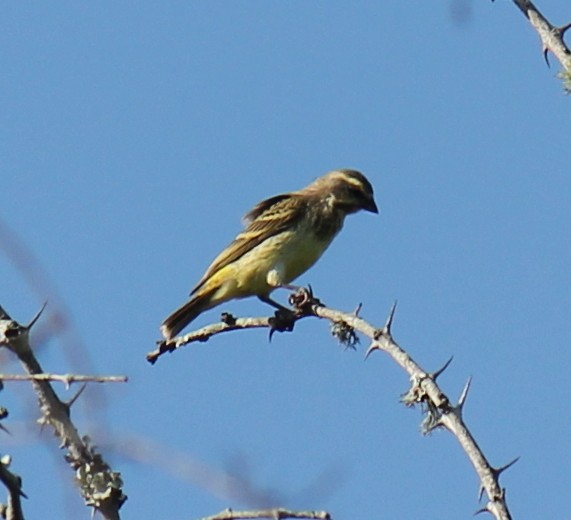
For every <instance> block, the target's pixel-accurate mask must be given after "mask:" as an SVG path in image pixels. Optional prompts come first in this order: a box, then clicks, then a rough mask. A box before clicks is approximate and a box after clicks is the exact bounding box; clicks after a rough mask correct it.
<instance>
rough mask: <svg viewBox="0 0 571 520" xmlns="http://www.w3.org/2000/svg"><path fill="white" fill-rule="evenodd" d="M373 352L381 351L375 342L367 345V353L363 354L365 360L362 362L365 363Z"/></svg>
mask: <svg viewBox="0 0 571 520" xmlns="http://www.w3.org/2000/svg"><path fill="white" fill-rule="evenodd" d="M373 350H381V347H379V345H378V344H377V342H376V341H373V342H371V344H370V345H369V348H368V349H367V352H365V358H364V359H363V361H367V359H368V358H369V356H370V355H371V352H373Z"/></svg>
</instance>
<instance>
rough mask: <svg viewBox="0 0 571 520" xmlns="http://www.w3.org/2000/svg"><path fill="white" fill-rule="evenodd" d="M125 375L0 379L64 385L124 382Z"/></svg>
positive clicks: (2, 376) (12, 376)
mask: <svg viewBox="0 0 571 520" xmlns="http://www.w3.org/2000/svg"><path fill="white" fill-rule="evenodd" d="M128 380H129V378H128V377H127V376H86V375H80V374H0V381H56V382H59V383H64V384H65V386H66V387H69V386H71V385H72V384H73V383H126V382H127V381H128Z"/></svg>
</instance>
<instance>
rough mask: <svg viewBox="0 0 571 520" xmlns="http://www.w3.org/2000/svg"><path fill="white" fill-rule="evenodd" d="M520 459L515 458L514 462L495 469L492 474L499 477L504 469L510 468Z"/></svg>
mask: <svg viewBox="0 0 571 520" xmlns="http://www.w3.org/2000/svg"><path fill="white" fill-rule="evenodd" d="M519 459H520V458H519V457H516V458H515V459H514V460H512V461H511V462H508V463H507V464H506V465H504V466H501V467H500V468H497V469H495V470H494V473H495V474H496V475H498V476H499V475H501V474H502V473H503V472H504V471H505V470H506V469H508V468H511V467H512V466H513V465H514V464H515V463H516V462H517V461H518V460H519Z"/></svg>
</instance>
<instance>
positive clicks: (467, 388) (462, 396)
mask: <svg viewBox="0 0 571 520" xmlns="http://www.w3.org/2000/svg"><path fill="white" fill-rule="evenodd" d="M471 384H472V376H470V377H469V378H468V381H466V384H465V385H464V388H463V389H462V393H461V394H460V399H458V406H457V408H458V409H459V410H460V412H461V411H462V408H463V407H464V403H465V402H466V397H468V392H469V391H470V385H471Z"/></svg>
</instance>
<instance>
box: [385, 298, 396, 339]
mask: <svg viewBox="0 0 571 520" xmlns="http://www.w3.org/2000/svg"><path fill="white" fill-rule="evenodd" d="M397 303H398V301H397V300H395V302H394V303H393V306H392V307H391V311H390V312H389V317H388V318H387V322H386V323H385V327H384V329H383V331H384V332H386V333H387V334H388V335H389V336H390V335H391V326H392V324H393V318H394V317H395V311H396V310H397Z"/></svg>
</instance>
